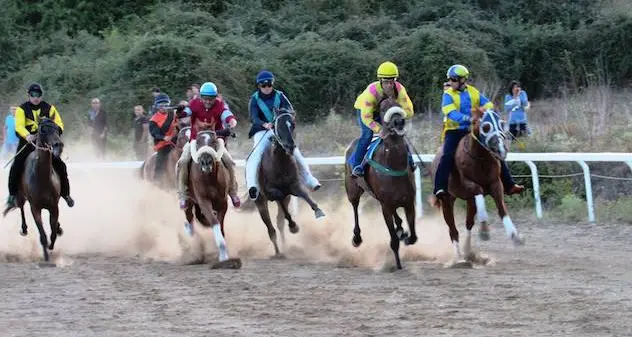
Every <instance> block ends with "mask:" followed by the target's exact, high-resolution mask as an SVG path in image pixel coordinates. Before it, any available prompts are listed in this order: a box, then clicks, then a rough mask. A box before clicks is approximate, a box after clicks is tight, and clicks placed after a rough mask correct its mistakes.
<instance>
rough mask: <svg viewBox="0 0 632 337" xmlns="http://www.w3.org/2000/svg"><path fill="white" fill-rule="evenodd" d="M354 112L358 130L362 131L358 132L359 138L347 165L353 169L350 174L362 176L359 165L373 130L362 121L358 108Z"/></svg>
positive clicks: (369, 142) (361, 168) (362, 172)
mask: <svg viewBox="0 0 632 337" xmlns="http://www.w3.org/2000/svg"><path fill="white" fill-rule="evenodd" d="M356 114H357V115H358V124H360V130H361V132H362V133H361V134H360V138H359V139H358V143H357V144H356V148H355V151H353V153H352V154H351V156H350V157H349V165H350V166H351V168H352V169H353V172H352V174H353V175H354V176H362V175H363V174H364V169H363V167H362V166H361V165H362V162H363V161H364V156H365V155H366V153H367V151H368V147H369V144H371V138H372V137H373V130H371V129H370V128H369V127H368V126H366V125H364V123H362V116H361V115H360V110H356Z"/></svg>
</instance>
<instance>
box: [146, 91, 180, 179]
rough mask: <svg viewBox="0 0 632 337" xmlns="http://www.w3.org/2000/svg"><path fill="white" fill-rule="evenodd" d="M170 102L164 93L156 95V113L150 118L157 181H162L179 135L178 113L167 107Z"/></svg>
mask: <svg viewBox="0 0 632 337" xmlns="http://www.w3.org/2000/svg"><path fill="white" fill-rule="evenodd" d="M169 104H171V101H170V100H169V96H167V95H164V94H162V95H161V96H158V97H156V101H155V102H154V107H155V108H156V113H155V114H154V115H153V116H151V119H150V120H149V133H150V134H151V137H152V138H153V139H154V151H156V167H155V173H154V180H155V181H157V182H160V180H159V179H160V177H161V176H162V173H163V171H164V168H165V165H166V163H167V157H168V156H169V152H171V150H172V149H173V148H174V146H175V143H176V139H177V137H178V134H177V131H176V125H177V121H176V114H175V112H173V111H167V110H166V109H165V107H167V106H168V105H169Z"/></svg>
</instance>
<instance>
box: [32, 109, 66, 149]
mask: <svg viewBox="0 0 632 337" xmlns="http://www.w3.org/2000/svg"><path fill="white" fill-rule="evenodd" d="M38 124H39V125H38V132H37V136H38V137H37V145H38V146H41V147H45V148H48V149H50V150H51V152H52V153H53V156H55V157H59V156H61V153H62V151H63V149H64V143H63V142H62V141H61V128H60V127H59V125H57V124H56V123H55V121H54V120H52V119H50V118H46V117H42V118H41V119H40V120H39V123H38Z"/></svg>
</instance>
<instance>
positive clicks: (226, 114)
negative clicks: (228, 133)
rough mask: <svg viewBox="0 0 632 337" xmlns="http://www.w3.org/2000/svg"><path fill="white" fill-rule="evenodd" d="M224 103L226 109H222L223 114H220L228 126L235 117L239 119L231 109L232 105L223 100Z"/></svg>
mask: <svg viewBox="0 0 632 337" xmlns="http://www.w3.org/2000/svg"><path fill="white" fill-rule="evenodd" d="M222 103H223V104H224V109H223V111H222V114H221V115H220V119H221V120H222V124H223V125H225V126H226V125H228V123H230V121H231V120H233V119H234V120H235V121H237V118H235V115H234V114H233V113H232V111H230V107H228V104H226V102H222Z"/></svg>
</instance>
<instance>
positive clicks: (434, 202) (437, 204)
mask: <svg viewBox="0 0 632 337" xmlns="http://www.w3.org/2000/svg"><path fill="white" fill-rule="evenodd" d="M428 203H429V204H430V206H432V207H434V208H436V209H441V199H439V198H437V196H435V195H434V194H431V195H430V196H429V197H428Z"/></svg>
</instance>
